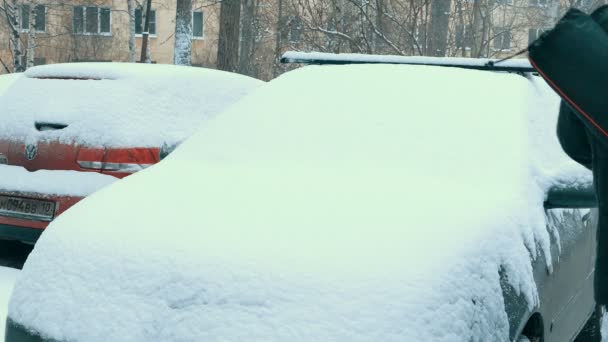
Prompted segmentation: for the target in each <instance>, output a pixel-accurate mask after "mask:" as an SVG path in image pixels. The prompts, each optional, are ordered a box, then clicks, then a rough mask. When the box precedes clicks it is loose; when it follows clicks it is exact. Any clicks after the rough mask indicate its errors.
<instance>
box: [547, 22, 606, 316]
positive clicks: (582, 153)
mask: <svg viewBox="0 0 608 342" xmlns="http://www.w3.org/2000/svg"><path fill="white" fill-rule="evenodd" d="M607 14H608V12H607ZM557 136H558V139H559V142H560V144H561V145H562V148H563V149H564V151H565V152H566V154H568V156H570V158H572V159H574V160H575V161H577V162H578V163H579V164H582V165H583V166H585V167H587V168H588V169H591V170H592V171H593V185H594V187H595V192H596V194H597V199H598V209H599V223H598V227H597V247H596V248H597V258H596V261H595V280H594V292H595V301H596V303H597V304H599V305H606V304H608V149H607V148H606V147H604V146H603V145H602V144H600V143H599V142H598V141H597V138H595V137H594V136H593V135H591V134H590V133H589V132H588V130H587V128H586V127H585V126H584V125H583V123H582V122H581V120H580V119H579V117H578V116H577V115H576V114H575V112H574V109H573V108H571V107H570V106H569V105H568V104H567V103H565V102H564V101H562V103H561V106H560V110H559V118H558V121H557Z"/></svg>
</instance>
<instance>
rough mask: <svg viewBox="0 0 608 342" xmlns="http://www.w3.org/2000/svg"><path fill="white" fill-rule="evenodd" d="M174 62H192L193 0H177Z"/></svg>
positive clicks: (188, 63)
mask: <svg viewBox="0 0 608 342" xmlns="http://www.w3.org/2000/svg"><path fill="white" fill-rule="evenodd" d="M173 63H175V64H177V65H191V64H192V0H177V8H176V10H175V49H174V50H173Z"/></svg>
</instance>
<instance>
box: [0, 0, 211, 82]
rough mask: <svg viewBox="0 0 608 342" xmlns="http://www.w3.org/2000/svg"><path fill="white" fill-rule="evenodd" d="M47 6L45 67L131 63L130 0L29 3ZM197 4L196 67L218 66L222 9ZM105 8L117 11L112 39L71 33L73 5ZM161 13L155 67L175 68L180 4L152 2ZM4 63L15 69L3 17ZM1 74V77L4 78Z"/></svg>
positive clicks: (41, 41)
mask: <svg viewBox="0 0 608 342" xmlns="http://www.w3.org/2000/svg"><path fill="white" fill-rule="evenodd" d="M28 2H32V3H39V4H45V5H46V6H47V20H46V21H47V25H46V32H44V33H37V34H36V42H37V44H36V46H37V48H36V57H38V58H44V59H45V62H46V63H61V62H71V61H85V60H96V61H128V59H129V46H128V41H129V25H128V23H129V17H128V13H127V4H126V1H125V0H73V1H60V2H61V4H58V2H59V1H57V0H29V1H28ZM203 4H204V1H202V0H198V1H195V5H194V10H197V11H198V10H200V11H203V18H204V19H203V20H204V33H203V38H196V39H194V40H193V46H192V47H193V51H192V63H193V64H194V65H201V66H206V67H214V66H215V60H216V54H217V37H218V22H219V20H218V18H219V5H218V4H215V5H206V6H204V7H203ZM76 5H79V6H86V5H89V6H100V7H102V6H103V7H110V8H112V26H111V27H112V33H111V35H75V34H73V33H72V18H73V6H76ZM152 7H153V8H154V9H155V10H156V29H157V34H156V35H155V36H151V37H150V52H151V57H152V60H153V61H155V62H156V63H173V49H174V44H175V40H174V37H173V35H174V32H175V1H172V0H157V1H153V2H152ZM0 28H2V29H1V30H0V58H2V60H3V61H4V62H5V63H6V64H8V65H9V67H11V68H12V64H13V63H12V57H11V52H10V49H9V38H10V37H9V32H8V29H7V24H6V19H5V17H4V16H0ZM21 40H22V42H23V45H24V47H23V49H22V50H23V52H25V47H26V45H27V33H25V32H24V33H22V34H21ZM141 41H142V39H141V37H137V38H136V42H137V54H136V55H137V59H138V60H139V57H140V54H141ZM4 72H5V71H4V70H2V71H0V73H4Z"/></svg>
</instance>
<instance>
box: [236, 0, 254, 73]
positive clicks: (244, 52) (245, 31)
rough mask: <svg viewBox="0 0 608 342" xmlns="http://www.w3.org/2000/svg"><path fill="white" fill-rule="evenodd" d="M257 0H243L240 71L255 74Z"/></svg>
mask: <svg viewBox="0 0 608 342" xmlns="http://www.w3.org/2000/svg"><path fill="white" fill-rule="evenodd" d="M256 5H257V1H255V0H243V11H242V16H241V20H242V23H241V47H240V53H239V73H241V74H244V75H249V76H253V70H252V68H253V65H254V63H252V58H253V49H254V44H255V31H256V30H255V26H254V20H255V7H256Z"/></svg>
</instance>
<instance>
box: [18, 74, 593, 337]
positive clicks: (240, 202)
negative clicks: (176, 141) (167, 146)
mask: <svg viewBox="0 0 608 342" xmlns="http://www.w3.org/2000/svg"><path fill="white" fill-rule="evenodd" d="M465 80H466V81H465ZM557 110H558V99H557V97H556V96H554V95H552V94H551V93H550V90H549V88H548V87H547V86H546V85H544V84H543V83H542V81H539V80H537V79H536V78H532V79H526V78H524V77H521V76H517V75H508V74H496V73H489V72H481V71H470V70H461V69H451V68H436V67H422V66H404V65H401V66H395V65H374V66H369V65H367V66H366V65H353V66H332V67H306V68H302V69H299V70H296V71H293V72H289V73H287V74H285V75H283V76H281V77H280V78H278V79H277V80H274V81H272V82H271V83H270V84H269V85H268V86H266V87H264V88H261V89H260V90H259V91H258V92H256V94H255V95H253V96H250V97H248V98H246V99H245V100H244V101H242V102H240V103H239V104H237V105H236V106H234V107H233V108H231V109H230V110H228V111H227V112H225V113H223V114H222V115H221V116H219V117H218V119H217V120H213V121H212V122H210V123H209V124H208V125H205V127H203V128H201V130H200V131H199V132H198V133H197V134H195V136H193V137H192V138H191V139H189V140H188V141H187V142H185V143H184V144H183V145H182V146H181V147H180V148H178V149H177V150H176V151H175V152H174V153H173V154H172V155H170V156H169V157H168V158H167V159H166V160H165V161H163V162H162V163H160V164H158V165H156V166H154V167H152V168H149V169H147V170H144V171H142V172H139V173H137V174H135V175H133V176H131V177H129V178H127V179H125V180H123V181H121V182H117V183H115V184H114V185H112V186H110V187H108V188H105V189H102V190H101V191H99V192H97V193H95V194H93V195H92V196H89V197H87V198H86V199H84V200H83V201H81V202H79V203H78V204H76V205H75V206H74V207H73V208H72V209H71V210H69V211H68V212H66V213H65V214H63V215H61V216H60V217H58V218H57V219H56V220H55V221H54V222H53V223H51V225H50V226H49V228H48V229H47V231H46V232H45V234H43V236H42V237H41V239H40V240H39V242H38V244H37V246H36V248H35V250H34V251H33V253H32V254H31V255H30V257H29V259H28V262H27V264H26V265H25V267H24V269H23V272H22V274H21V277H20V279H19V280H18V282H17V285H16V287H15V290H14V292H13V296H12V299H11V302H10V308H9V315H10V317H11V318H12V319H13V320H15V321H16V322H18V323H21V324H23V325H25V326H27V327H28V328H31V329H34V330H36V331H38V332H41V333H42V334H44V335H46V336H48V337H52V338H55V339H59V340H74V341H76V340H78V341H105V340H107V338H108V336H111V337H112V340H114V341H150V340H154V341H220V340H221V341H243V340H248V341H254V340H257V341H262V340H263V341H454V340H459V341H460V340H463V341H468V340H483V341H499V340H506V339H507V338H508V333H509V328H508V321H507V316H506V313H505V310H504V301H503V298H502V296H501V288H500V283H499V274H498V269H499V268H501V267H502V268H503V269H504V270H505V271H506V272H507V275H508V280H509V282H510V283H511V285H513V286H514V287H515V289H516V291H520V292H521V293H522V294H523V295H524V296H525V298H526V299H527V300H528V303H529V305H530V306H531V307H532V306H533V305H535V304H536V303H537V301H538V296H537V291H536V287H535V284H534V281H533V275H532V267H531V263H530V255H532V256H534V257H536V256H538V255H540V253H544V254H545V257H546V258H548V259H549V260H548V262H549V264H550V258H551V254H550V253H548V249H549V236H548V233H547V229H546V227H545V225H546V222H545V216H544V212H543V209H542V203H543V199H544V196H545V192H546V190H547V189H548V187H549V186H550V185H551V184H554V183H556V182H574V181H576V182H588V181H589V180H590V177H589V174H588V172H587V171H586V170H584V169H582V168H581V167H579V166H578V165H577V164H575V163H574V162H571V161H570V160H568V158H567V157H566V156H565V155H564V154H563V153H562V152H561V151H560V148H559V145H558V142H557V139H556V138H555V137H554V127H555V121H556V114H557ZM539 134H540V135H542V136H544V137H545V138H546V139H544V138H543V139H541V138H531V136H538V135H539ZM93 211H95V212H108V213H111V214H108V215H106V216H105V217H103V218H102V219H100V220H95V221H92V220H90V219H89V217H91V216H90V213H91V212H93ZM536 246H539V248H537V247H536Z"/></svg>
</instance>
